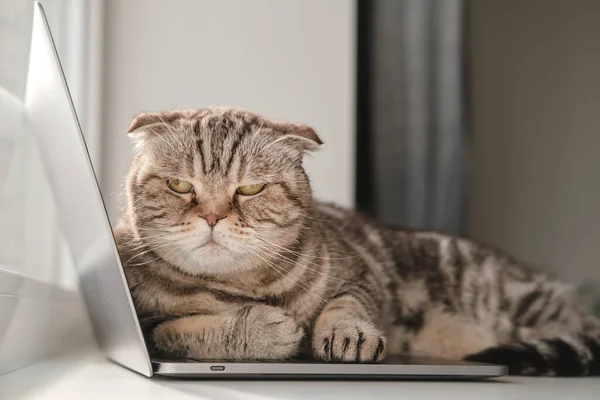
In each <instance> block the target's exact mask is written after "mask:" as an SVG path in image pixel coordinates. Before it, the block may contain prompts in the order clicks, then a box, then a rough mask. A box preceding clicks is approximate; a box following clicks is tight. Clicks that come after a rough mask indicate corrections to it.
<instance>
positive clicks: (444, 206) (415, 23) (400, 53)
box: [357, 0, 466, 233]
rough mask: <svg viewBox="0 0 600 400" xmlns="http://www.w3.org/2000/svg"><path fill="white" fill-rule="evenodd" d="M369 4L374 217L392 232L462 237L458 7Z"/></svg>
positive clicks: (417, 1) (437, 2) (420, 2)
mask: <svg viewBox="0 0 600 400" xmlns="http://www.w3.org/2000/svg"><path fill="white" fill-rule="evenodd" d="M366 1H367V2H368V5H367V8H368V12H367V16H366V18H367V19H368V20H367V21H365V22H366V25H367V31H366V37H365V38H364V41H365V43H364V45H365V46H367V47H368V48H369V51H368V53H369V54H370V57H369V60H368V63H369V66H368V68H367V71H368V72H367V74H368V76H367V77H366V79H367V81H368V90H367V92H368V93H367V94H366V95H367V98H368V100H367V103H368V104H367V105H366V107H368V115H369V118H368V121H369V122H368V125H369V126H367V127H365V128H364V131H365V132H364V134H365V135H367V136H368V141H369V145H368V151H369V152H370V155H369V159H370V161H369V162H370V164H371V166H370V173H369V174H368V176H367V178H366V179H372V182H369V184H368V185H365V187H367V188H370V189H369V190H372V191H373V193H372V196H371V200H370V202H371V203H372V204H371V206H370V208H371V209H372V210H371V211H372V212H373V213H374V214H375V215H376V217H378V219H379V220H380V221H382V222H385V223H388V224H391V225H397V226H404V227H410V228H427V229H438V230H444V231H450V232H454V233H462V232H463V230H464V226H465V198H466V196H465V190H466V188H465V183H466V182H465V181H466V177H465V157H466V148H465V147H466V121H465V108H466V104H465V90H464V85H465V82H464V76H463V75H464V74H463V70H464V60H463V35H464V32H463V22H464V15H463V6H464V4H463V1H462V0H371V1H369V0H366ZM359 11H360V10H359ZM359 79H360V78H359ZM359 92H360V91H359ZM359 113H360V112H359ZM359 134H360V132H359ZM359 143H360V142H359ZM359 147H360V146H359ZM358 151H359V153H360V151H361V149H360V148H359V150H358ZM357 186H358V188H359V189H358V190H360V188H361V182H359V184H358V185H357Z"/></svg>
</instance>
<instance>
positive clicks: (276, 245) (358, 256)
mask: <svg viewBox="0 0 600 400" xmlns="http://www.w3.org/2000/svg"><path fill="white" fill-rule="evenodd" d="M256 238H257V239H259V240H262V241H263V242H265V243H267V244H270V245H271V246H274V247H277V248H280V249H281V250H283V251H287V252H289V253H292V254H295V255H297V256H298V257H300V258H302V257H304V256H305V254H304V253H301V252H297V251H294V250H291V249H288V248H286V247H283V246H280V245H278V244H276V243H271V242H269V241H268V240H266V239H265V238H263V237H261V236H259V235H256ZM315 251H318V250H315ZM306 257H310V258H315V259H328V260H351V259H355V258H360V257H361V256H360V254H355V255H353V256H348V257H321V256H313V255H306Z"/></svg>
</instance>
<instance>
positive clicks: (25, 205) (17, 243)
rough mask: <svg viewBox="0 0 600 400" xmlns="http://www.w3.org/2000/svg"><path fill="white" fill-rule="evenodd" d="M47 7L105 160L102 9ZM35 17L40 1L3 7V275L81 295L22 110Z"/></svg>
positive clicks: (82, 4) (78, 102)
mask: <svg viewBox="0 0 600 400" xmlns="http://www.w3.org/2000/svg"><path fill="white" fill-rule="evenodd" d="M42 4H43V5H44V7H45V10H46V12H47V14H48V19H49V21H50V25H51V29H52V32H53V34H54V39H55V42H56V46H57V48H58V51H59V54H60V57H61V61H62V63H63V67H64V69H65V74H66V76H67V81H68V83H69V86H70V89H71V92H72V95H73V98H74V102H75V106H76V108H77V112H78V114H79V116H80V120H81V123H82V127H83V129H84V133H85V135H86V139H87V141H88V145H89V147H90V151H91V154H92V157H93V158H94V160H99V159H100V157H99V150H100V146H99V130H98V128H97V127H98V126H99V124H98V121H99V115H100V103H101V102H100V99H101V97H100V90H99V88H100V85H99V81H100V77H101V69H100V66H101V65H102V62H101V51H102V47H101V46H102V40H101V39H102V27H103V12H102V11H103V2H102V1H101V0H87V1H81V0H54V1H47V2H44V1H42ZM32 16H33V0H31V1H29V0H28V1H23V0H2V1H1V2H0V117H1V121H2V125H1V126H0V281H2V274H5V275H6V274H7V273H13V274H14V273H16V274H18V275H21V276H24V277H26V278H33V279H36V280H40V281H43V282H48V283H53V284H58V285H60V286H62V287H65V288H74V287H75V286H76V279H75V274H74V270H73V268H72V266H71V265H70V258H69V256H68V252H67V249H66V246H65V244H64V242H63V241H62V239H61V237H60V233H59V230H58V227H57V224H56V215H55V207H54V202H53V199H52V195H51V192H50V190H49V187H48V185H47V182H46V177H45V175H44V170H43V168H42V166H41V163H40V161H39V156H38V150H37V148H36V145H35V142H34V141H33V138H32V136H31V132H30V130H29V127H28V124H27V121H26V118H25V113H24V109H23V98H24V94H25V83H26V80H27V63H28V60H29V45H30V39H31V25H32ZM97 169H98V170H99V167H97ZM7 271H9V272H7ZM11 290H16V289H15V288H13V289H11V288H9V287H4V288H0V294H1V293H6V294H13V293H9V292H10V291H11Z"/></svg>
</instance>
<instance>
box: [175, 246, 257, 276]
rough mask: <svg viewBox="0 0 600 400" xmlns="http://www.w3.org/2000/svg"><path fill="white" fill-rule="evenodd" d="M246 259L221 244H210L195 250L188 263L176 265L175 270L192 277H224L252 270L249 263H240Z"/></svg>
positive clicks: (252, 266)
mask: <svg viewBox="0 0 600 400" xmlns="http://www.w3.org/2000/svg"><path fill="white" fill-rule="evenodd" d="M246 257H247V256H245V255H243V254H237V253H236V252H234V251H231V250H230V249H228V248H227V247H225V246H224V245H222V244H217V243H212V244H207V245H205V246H202V247H200V248H199V249H197V250H196V251H195V252H194V254H193V256H192V258H191V259H190V260H189V261H188V262H184V263H178V265H177V268H178V269H179V270H181V271H182V272H184V273H186V274H189V275H194V276H226V275H231V274H236V273H240V272H245V271H249V270H251V269H252V268H254V265H252V264H251V263H248V262H243V261H242V260H244V259H245V258H246Z"/></svg>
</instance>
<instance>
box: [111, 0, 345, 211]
mask: <svg viewBox="0 0 600 400" xmlns="http://www.w3.org/2000/svg"><path fill="white" fill-rule="evenodd" d="M106 6H107V7H106V38H105V40H106V41H105V55H106V61H105V62H106V64H105V81H104V91H105V102H104V112H103V114H104V126H103V135H104V157H105V158H104V160H103V169H102V182H101V185H102V188H103V192H104V194H105V195H106V196H108V195H109V196H110V198H109V201H108V209H109V213H110V215H111V218H114V217H115V216H116V215H118V208H119V207H118V204H117V202H116V200H117V195H118V194H119V192H120V189H121V184H122V181H123V177H124V175H125V173H126V171H127V167H128V163H129V160H130V147H131V145H130V143H129V141H128V139H127V138H126V135H125V133H124V132H125V129H126V128H127V125H128V124H129V122H130V120H131V118H132V117H133V116H134V115H135V114H136V113H138V112H141V111H148V110H161V109H169V108H200V107H205V106H209V105H229V106H237V107H243V108H246V109H250V110H253V111H256V112H259V113H262V114H265V115H267V116H270V117H273V118H277V119H288V120H292V121H295V122H303V123H307V124H309V125H312V126H313V127H315V128H316V130H317V132H318V133H319V134H320V135H321V137H322V139H323V140H324V141H325V145H324V146H323V148H322V151H320V152H319V153H317V154H315V155H314V156H313V157H312V158H311V159H309V160H308V162H307V167H308V171H309V175H310V177H311V179H312V181H313V187H314V189H315V192H316V195H317V196H318V197H319V198H322V199H326V200H330V201H336V202H338V203H341V204H343V205H347V206H352V205H353V203H354V66H355V60H354V57H355V53H354V51H355V50H354V48H355V11H354V10H355V4H354V1H341V0H340V1H322V0H310V1H308V0H305V1H293V0H283V1H282V0H252V1H245V0H226V1H213V0H204V1H195V0H179V1H166V0H162V1H161V0H152V1H147V0H128V1H117V0H110V1H108V2H107V4H106Z"/></svg>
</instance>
